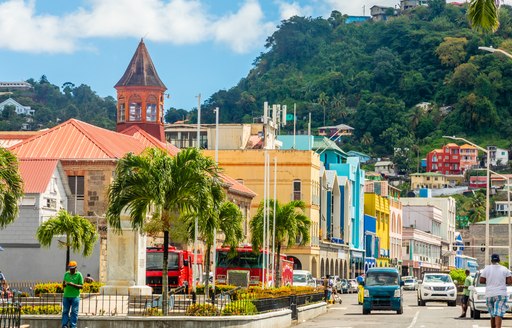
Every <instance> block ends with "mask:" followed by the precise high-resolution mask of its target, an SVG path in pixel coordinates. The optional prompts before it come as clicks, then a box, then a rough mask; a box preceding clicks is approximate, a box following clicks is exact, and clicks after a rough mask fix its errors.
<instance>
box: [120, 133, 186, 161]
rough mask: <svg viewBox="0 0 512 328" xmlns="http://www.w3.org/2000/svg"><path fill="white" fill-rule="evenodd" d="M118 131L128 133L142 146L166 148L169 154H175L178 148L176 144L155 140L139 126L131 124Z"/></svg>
mask: <svg viewBox="0 0 512 328" xmlns="http://www.w3.org/2000/svg"><path fill="white" fill-rule="evenodd" d="M120 133H122V134H126V135H130V136H132V137H134V138H136V139H137V140H139V141H140V142H141V143H142V144H143V145H144V147H146V148H147V147H158V148H161V149H164V150H167V152H168V153H169V154H171V155H173V156H174V155H176V154H177V153H178V152H179V151H180V149H179V148H178V147H176V146H174V145H173V144H171V143H168V142H167V143H163V142H161V141H160V140H157V139H156V138H155V137H153V136H152V135H150V134H149V133H147V132H146V131H144V130H143V129H142V128H141V127H139V126H136V125H132V126H130V127H128V128H127V129H125V130H123V131H121V132H120Z"/></svg>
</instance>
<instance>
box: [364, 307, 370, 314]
mask: <svg viewBox="0 0 512 328" xmlns="http://www.w3.org/2000/svg"><path fill="white" fill-rule="evenodd" d="M370 313H372V311H371V310H367V309H364V308H363V314H370Z"/></svg>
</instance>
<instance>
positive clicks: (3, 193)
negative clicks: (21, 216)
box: [0, 147, 23, 229]
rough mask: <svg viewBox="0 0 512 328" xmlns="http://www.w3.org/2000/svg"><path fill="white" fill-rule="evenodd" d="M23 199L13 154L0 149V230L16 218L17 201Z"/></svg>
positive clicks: (16, 161)
mask: <svg viewBox="0 0 512 328" xmlns="http://www.w3.org/2000/svg"><path fill="white" fill-rule="evenodd" d="M21 197H23V180H22V179H21V176H20V173H19V171H18V160H17V158H16V156H15V155H14V154H12V153H11V152H10V151H8V150H7V149H4V148H1V147H0V229H2V228H4V227H5V226H7V225H8V224H9V223H12V222H13V221H14V220H15V219H16V217H17V216H18V209H19V207H18V201H19V200H20V198H21Z"/></svg>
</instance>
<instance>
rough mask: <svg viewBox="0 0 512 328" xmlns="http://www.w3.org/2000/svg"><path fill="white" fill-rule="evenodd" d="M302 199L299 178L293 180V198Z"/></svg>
mask: <svg viewBox="0 0 512 328" xmlns="http://www.w3.org/2000/svg"><path fill="white" fill-rule="evenodd" d="M301 199H302V190H301V182H300V180H294V181H293V200H301Z"/></svg>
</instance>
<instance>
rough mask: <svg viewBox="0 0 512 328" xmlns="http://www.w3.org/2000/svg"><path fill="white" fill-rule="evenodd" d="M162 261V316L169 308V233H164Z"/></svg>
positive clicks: (167, 313) (165, 314)
mask: <svg viewBox="0 0 512 328" xmlns="http://www.w3.org/2000/svg"><path fill="white" fill-rule="evenodd" d="M163 247H164V249H163V251H164V259H163V263H162V312H163V315H164V316H167V315H169V307H168V306H167V302H168V300H169V277H168V276H169V275H168V273H167V272H168V271H169V270H168V268H169V231H168V230H165V231H164V245H163Z"/></svg>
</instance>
